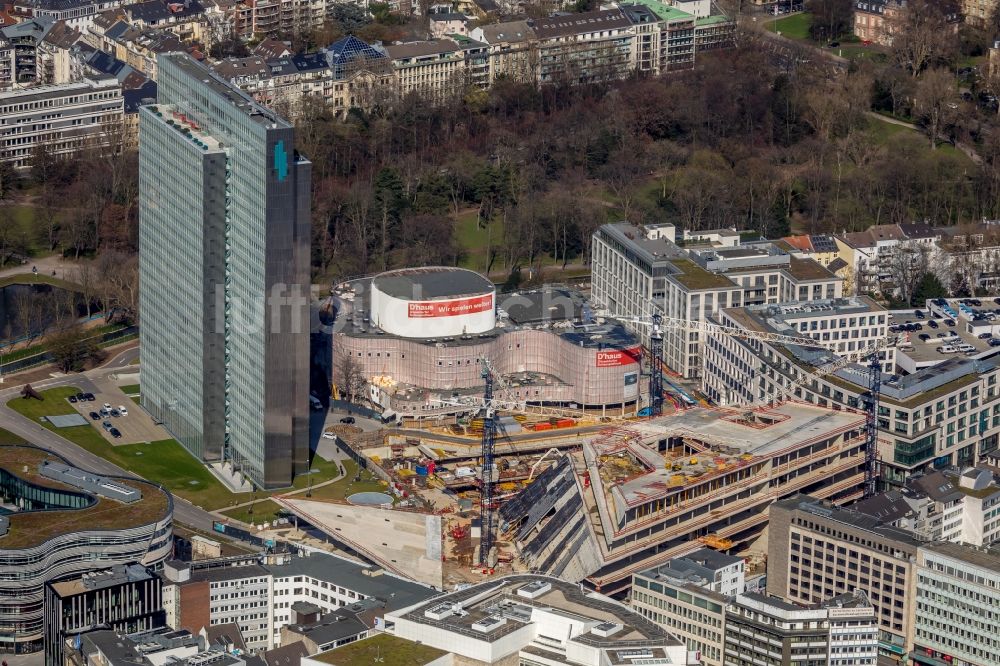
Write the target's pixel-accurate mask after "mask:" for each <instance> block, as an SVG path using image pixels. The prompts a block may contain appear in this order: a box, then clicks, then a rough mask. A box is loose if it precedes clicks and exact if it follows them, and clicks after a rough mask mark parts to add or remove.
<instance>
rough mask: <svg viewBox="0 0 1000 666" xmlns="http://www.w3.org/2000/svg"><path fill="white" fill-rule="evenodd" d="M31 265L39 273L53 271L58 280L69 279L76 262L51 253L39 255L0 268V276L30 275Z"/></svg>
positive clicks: (43, 273) (45, 273) (46, 273)
mask: <svg viewBox="0 0 1000 666" xmlns="http://www.w3.org/2000/svg"><path fill="white" fill-rule="evenodd" d="M32 267H34V268H37V269H38V272H39V273H40V274H41V275H52V272H53V271H55V277H57V278H59V279H60V280H71V279H72V277H73V271H74V270H75V268H76V264H75V263H74V262H72V261H70V260H69V259H63V258H62V257H61V256H59V255H57V254H53V255H51V256H48V257H40V258H38V259H32V260H30V261H28V262H27V263H23V264H18V265H16V266H11V267H9V268H4V269H2V270H0V278H5V277H10V276H11V275H31V274H32V272H31V269H32Z"/></svg>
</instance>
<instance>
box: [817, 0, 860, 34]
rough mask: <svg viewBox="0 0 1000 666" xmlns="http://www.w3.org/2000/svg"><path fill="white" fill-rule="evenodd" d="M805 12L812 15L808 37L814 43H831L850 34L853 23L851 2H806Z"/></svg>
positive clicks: (821, 0) (831, 0)
mask: <svg viewBox="0 0 1000 666" xmlns="http://www.w3.org/2000/svg"><path fill="white" fill-rule="evenodd" d="M806 10H807V11H809V12H810V13H811V14H812V15H813V20H812V23H810V24H809V36H810V37H812V38H813V39H815V40H816V41H821V40H826V41H832V40H834V39H837V38H838V37H840V35H842V34H844V33H846V32H850V30H851V26H852V25H853V21H854V3H853V2H851V0H807V2H806Z"/></svg>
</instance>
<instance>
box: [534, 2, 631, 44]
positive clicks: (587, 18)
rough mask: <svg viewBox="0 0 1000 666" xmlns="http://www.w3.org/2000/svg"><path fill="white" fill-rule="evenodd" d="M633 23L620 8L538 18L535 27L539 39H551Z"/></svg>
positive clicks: (627, 25) (624, 26) (626, 26)
mask: <svg viewBox="0 0 1000 666" xmlns="http://www.w3.org/2000/svg"><path fill="white" fill-rule="evenodd" d="M631 25H632V23H631V21H629V20H628V17H626V16H625V15H624V14H623V13H622V12H621V10H620V9H599V10H596V11H590V12H581V13H579V14H569V15H563V16H550V17H547V18H543V19H537V20H536V21H535V24H534V26H533V27H534V29H535V34H536V35H537V36H538V38H539V39H551V38H554V37H568V36H570V35H579V34H584V33H588V32H602V31H604V30H608V29H614V28H628V27H630V26H631Z"/></svg>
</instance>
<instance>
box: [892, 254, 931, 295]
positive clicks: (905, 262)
mask: <svg viewBox="0 0 1000 666" xmlns="http://www.w3.org/2000/svg"><path fill="white" fill-rule="evenodd" d="M889 269H890V271H891V273H892V281H893V284H894V285H895V287H896V292H897V293H898V294H899V297H900V298H901V299H903V300H904V301H906V302H907V303H909V302H910V299H911V298H913V290H914V288H916V286H917V283H918V282H919V281H920V278H921V276H922V275H923V274H924V273H926V272H928V270H929V269H930V248H928V246H927V245H925V244H923V243H918V242H916V241H903V242H902V243H900V244H899V245H897V246H896V247H895V248H893V251H892V254H891V255H890V257H889Z"/></svg>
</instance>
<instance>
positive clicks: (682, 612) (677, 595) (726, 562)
mask: <svg viewBox="0 0 1000 666" xmlns="http://www.w3.org/2000/svg"><path fill="white" fill-rule="evenodd" d="M745 586H746V578H745V565H744V562H743V558H740V557H734V556H732V555H726V554H725V553H720V552H718V551H715V550H711V549H708V548H701V549H699V550H696V551H694V552H693V553H690V554H689V555H682V556H678V557H675V558H673V559H671V560H669V561H668V562H666V563H665V564H663V565H660V566H658V567H653V568H651V569H647V570H646V571H640V572H638V573H635V574H633V575H632V591H631V596H630V598H629V604H630V605H631V606H632V608H633V609H634V610H635V611H636V612H637V613H639V614H640V615H642V616H643V617H645V618H646V619H648V620H651V621H653V622H655V623H656V624H658V625H660V626H661V627H663V628H664V629H666V630H667V631H668V632H670V633H671V634H673V635H674V636H677V637H678V638H679V639H681V640H683V641H684V642H685V643H687V648H688V650H689V651H691V652H696V653H698V654H699V655H700V656H701V662H702V664H704V666H723V649H724V648H723V646H724V643H725V633H726V605H727V604H728V603H729V602H730V599H731V598H733V597H735V596H736V595H737V594H743V593H744V591H745V589H744V588H745Z"/></svg>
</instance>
